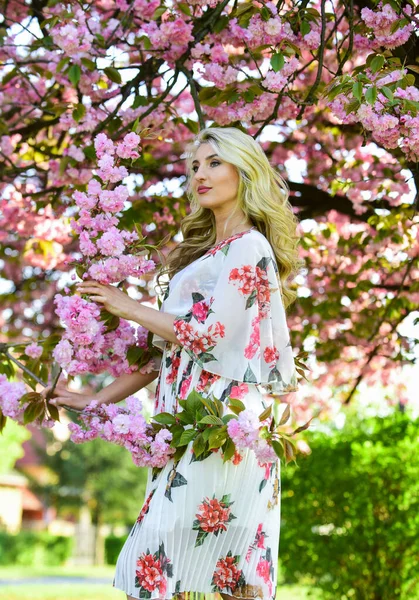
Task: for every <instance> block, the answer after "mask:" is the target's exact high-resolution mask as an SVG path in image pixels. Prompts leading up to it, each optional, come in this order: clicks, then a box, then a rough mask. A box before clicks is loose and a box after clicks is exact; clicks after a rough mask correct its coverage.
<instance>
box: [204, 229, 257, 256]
mask: <svg viewBox="0 0 419 600" xmlns="http://www.w3.org/2000/svg"><path fill="white" fill-rule="evenodd" d="M252 229H256V225H253V226H252V227H250V228H249V229H246V230H245V231H239V232H238V233H232V234H231V235H229V236H228V237H226V238H224V239H223V240H220V241H219V242H217V243H216V244H214V246H211V248H208V250H207V252H209V251H210V250H214V248H216V247H217V246H219V245H220V244H222V243H223V242H227V241H228V240H230V239H231V238H233V237H235V236H236V235H242V234H244V233H248V232H249V231H252Z"/></svg>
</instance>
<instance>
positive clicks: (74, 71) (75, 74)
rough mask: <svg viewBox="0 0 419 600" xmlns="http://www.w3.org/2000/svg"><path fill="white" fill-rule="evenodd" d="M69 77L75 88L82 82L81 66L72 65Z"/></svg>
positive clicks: (68, 73)
mask: <svg viewBox="0 0 419 600" xmlns="http://www.w3.org/2000/svg"><path fill="white" fill-rule="evenodd" d="M67 76H68V78H69V80H70V81H71V83H72V84H73V85H74V86H77V84H78V82H79V81H80V76H81V69H80V67H79V65H71V67H70V68H69V69H68V71H67Z"/></svg>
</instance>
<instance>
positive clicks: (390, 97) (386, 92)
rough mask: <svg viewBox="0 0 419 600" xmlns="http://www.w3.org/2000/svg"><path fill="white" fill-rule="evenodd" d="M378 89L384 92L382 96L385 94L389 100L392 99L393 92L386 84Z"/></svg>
mask: <svg viewBox="0 0 419 600" xmlns="http://www.w3.org/2000/svg"><path fill="white" fill-rule="evenodd" d="M380 91H381V92H382V93H383V94H384V96H385V97H386V98H388V99H389V100H394V94H393V92H392V91H391V89H390V88H389V87H388V86H387V85H383V87H382V88H381V90H380Z"/></svg>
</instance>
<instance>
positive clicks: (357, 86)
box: [352, 81, 362, 101]
mask: <svg viewBox="0 0 419 600" xmlns="http://www.w3.org/2000/svg"><path fill="white" fill-rule="evenodd" d="M352 93H353V95H354V97H355V98H356V99H357V100H359V101H361V99H362V83H361V82H360V81H355V83H354V84H353V86H352Z"/></svg>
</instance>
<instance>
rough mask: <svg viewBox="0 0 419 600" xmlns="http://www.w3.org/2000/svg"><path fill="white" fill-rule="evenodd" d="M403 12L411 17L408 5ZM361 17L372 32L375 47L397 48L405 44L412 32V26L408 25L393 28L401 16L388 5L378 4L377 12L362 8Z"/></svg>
mask: <svg viewBox="0 0 419 600" xmlns="http://www.w3.org/2000/svg"><path fill="white" fill-rule="evenodd" d="M403 11H404V13H405V14H406V15H408V16H411V14H412V7H411V6H410V5H409V4H406V6H404V8H403ZM361 17H362V20H363V21H364V23H365V24H366V25H367V27H369V28H370V29H371V30H372V35H373V37H374V42H375V47H380V46H384V47H385V48H389V49H392V48H397V46H402V45H403V44H405V43H406V42H407V40H408V39H409V37H410V36H411V34H412V32H413V24H412V23H408V24H407V25H404V26H403V27H397V28H396V29H395V30H394V26H395V25H396V23H397V22H398V21H402V19H403V18H404V16H403V15H399V14H397V13H396V11H395V10H394V8H393V7H392V6H391V5H390V4H384V6H383V4H382V2H380V4H379V6H378V10H377V9H375V10H371V9H370V8H363V9H362V10H361Z"/></svg>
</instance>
